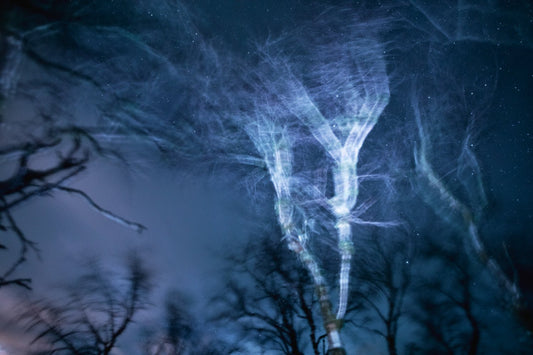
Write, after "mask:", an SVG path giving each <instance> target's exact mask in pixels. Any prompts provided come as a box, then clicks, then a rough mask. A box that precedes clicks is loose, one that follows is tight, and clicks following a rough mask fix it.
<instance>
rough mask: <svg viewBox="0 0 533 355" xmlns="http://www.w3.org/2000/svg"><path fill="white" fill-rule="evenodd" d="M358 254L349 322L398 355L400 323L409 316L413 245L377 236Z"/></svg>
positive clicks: (364, 245)
mask: <svg viewBox="0 0 533 355" xmlns="http://www.w3.org/2000/svg"><path fill="white" fill-rule="evenodd" d="M388 234H390V235H388ZM357 255H358V258H359V260H360V263H358V264H357V265H356V267H355V269H354V272H353V273H352V279H353V283H354V287H353V289H352V292H351V294H350V299H351V304H350V307H349V308H348V320H347V321H346V322H347V324H350V325H353V326H355V327H356V328H357V329H364V330H366V331H369V332H371V333H374V334H377V335H379V336H380V337H382V338H383V339H384V340H385V342H386V346H387V351H388V353H389V354H390V355H397V354H398V344H397V336H398V329H399V323H400V319H402V317H403V318H405V316H406V313H407V309H406V307H405V302H406V298H407V297H408V296H409V295H408V291H409V289H410V287H411V285H412V278H413V268H414V267H416V255H415V253H414V246H413V245H412V243H411V242H410V241H409V239H408V238H407V237H404V238H398V235H394V234H393V233H383V234H379V233H376V234H373V235H372V236H371V239H370V240H368V241H367V242H366V243H363V244H362V246H361V247H360V249H359V250H358V252H357Z"/></svg>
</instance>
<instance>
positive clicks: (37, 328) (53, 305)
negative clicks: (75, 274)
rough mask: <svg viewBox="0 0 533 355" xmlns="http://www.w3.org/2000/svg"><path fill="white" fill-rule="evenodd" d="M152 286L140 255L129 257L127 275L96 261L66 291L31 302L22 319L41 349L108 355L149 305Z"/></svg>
mask: <svg viewBox="0 0 533 355" xmlns="http://www.w3.org/2000/svg"><path fill="white" fill-rule="evenodd" d="M150 289H151V276H150V274H149V272H148V271H147V269H146V267H145V265H144V264H143V262H142V260H141V259H140V257H139V256H138V255H135V254H132V255H130V256H129V258H128V260H127V266H126V273H125V275H124V276H123V278H120V277H113V276H112V273H110V271H109V270H106V269H104V268H102V267H101V266H100V265H99V264H98V263H96V262H93V263H91V264H90V265H89V267H88V270H87V272H86V273H85V274H83V275H82V276H80V277H79V278H78V279H77V280H76V282H75V283H73V284H72V285H70V286H69V287H68V288H67V289H66V290H65V292H66V294H65V296H63V297H62V298H55V299H54V300H47V299H41V300H38V301H34V302H29V304H27V305H26V307H25V310H24V311H23V313H22V314H21V317H20V318H21V322H22V323H23V324H25V325H26V329H27V331H28V332H29V333H30V334H32V335H34V340H33V343H34V344H36V345H37V344H38V345H39V348H40V349H39V352H40V353H42V354H84V355H89V354H94V355H104V354H110V353H111V351H112V350H113V349H114V348H115V347H116V346H117V341H118V339H119V338H120V337H121V336H122V335H123V334H124V333H125V331H126V330H127V329H128V327H129V326H130V325H131V324H132V322H133V321H134V318H135V316H136V315H137V314H138V313H139V311H141V310H143V309H145V308H146V307H147V306H148V301H149V300H148V295H149V292H150Z"/></svg>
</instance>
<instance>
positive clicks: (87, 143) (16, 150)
mask: <svg viewBox="0 0 533 355" xmlns="http://www.w3.org/2000/svg"><path fill="white" fill-rule="evenodd" d="M106 153H107V151H106V150H104V149H103V148H102V147H101V146H100V145H99V144H98V142H97V141H96V140H95V139H94V138H93V137H92V136H91V135H90V134H89V133H87V132H86V131H85V130H83V129H81V128H79V127H74V126H66V127H54V126H53V125H52V126H51V127H49V128H48V129H45V130H44V133H43V134H42V135H41V136H40V137H30V138H29V139H28V140H27V141H25V142H23V143H13V144H6V145H4V146H2V147H0V160H2V162H3V163H5V164H6V170H7V171H8V172H9V174H8V175H7V177H6V178H5V179H3V180H0V233H1V234H0V236H1V237H2V239H0V249H3V251H4V252H5V251H8V252H11V250H12V249H14V248H15V247H16V246H17V243H18V246H19V252H18V253H11V255H10V257H9V258H6V259H4V260H11V262H10V264H9V265H7V266H4V265H3V267H5V268H6V269H5V271H3V272H2V273H1V274H0V287H3V286H7V285H18V286H21V287H24V288H28V289H29V288H30V283H31V279H30V278H20V277H16V276H15V274H16V270H17V268H18V267H19V266H20V265H21V264H22V263H24V261H26V259H27V257H28V253H30V252H31V251H34V252H35V253H38V248H37V243H36V242H35V241H34V240H33V238H28V237H27V236H26V235H25V233H24V231H23V228H21V227H20V226H19V225H18V224H17V222H16V218H15V217H14V214H13V211H15V210H16V209H17V207H19V206H20V205H22V204H27V203H29V202H30V201H32V200H33V199H35V198H40V197H43V196H50V195H53V194H54V193H56V192H64V193H68V194H72V195H76V196H79V197H80V198H82V199H83V200H85V201H86V202H87V203H88V204H89V205H90V206H91V207H92V208H94V209H95V210H96V211H97V212H98V213H100V214H102V215H103V216H105V217H107V218H110V219H112V220H114V221H116V222H118V223H120V224H123V225H125V226H127V227H129V228H132V229H134V230H136V231H138V232H141V231H142V230H143V229H145V227H144V226H143V225H141V224H138V223H135V222H131V221H129V220H126V219H124V218H122V217H119V216H118V215H116V214H114V213H113V212H111V211H109V210H107V209H105V208H103V207H101V206H100V205H99V204H98V203H97V202H95V201H94V200H93V199H92V198H91V197H90V196H89V195H88V194H87V193H86V192H84V191H82V190H80V189H77V188H75V187H72V186H71V185H70V184H69V183H70V182H71V180H72V179H73V178H74V177H76V176H78V175H79V174H80V173H82V172H83V171H85V170H86V169H87V166H88V164H89V161H90V159H91V156H94V154H100V155H104V154H106ZM91 154H92V155H91ZM11 235H14V236H15V239H16V242H17V243H15V242H14V240H11V238H10V236H11ZM17 254H18V255H17Z"/></svg>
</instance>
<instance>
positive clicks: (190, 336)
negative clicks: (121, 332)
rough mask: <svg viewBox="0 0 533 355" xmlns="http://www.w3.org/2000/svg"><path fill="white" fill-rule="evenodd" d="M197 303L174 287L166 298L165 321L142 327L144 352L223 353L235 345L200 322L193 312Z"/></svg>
mask: <svg viewBox="0 0 533 355" xmlns="http://www.w3.org/2000/svg"><path fill="white" fill-rule="evenodd" d="M195 306H196V305H195V304H194V303H193V302H192V300H191V299H189V298H188V297H187V296H186V295H185V294H184V293H182V292H179V291H176V290H173V291H169V292H168V293H167V295H166V297H165V304H164V314H163V318H164V320H163V322H161V323H155V324H147V325H145V326H144V327H143V329H142V332H141V333H142V338H143V340H142V344H141V347H142V353H143V354H147V355H186V354H189V355H193V354H208V355H222V354H228V353H232V351H233V350H235V347H230V346H229V345H228V344H227V342H226V341H225V340H223V339H220V338H219V337H217V336H216V335H215V334H213V333H211V332H210V330H209V329H208V326H209V325H207V326H206V325H205V324H201V325H200V324H199V321H201V320H199V319H196V317H195V316H194V315H193V312H192V309H193V307H195Z"/></svg>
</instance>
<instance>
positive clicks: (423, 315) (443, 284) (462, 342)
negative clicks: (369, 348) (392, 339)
mask: <svg viewBox="0 0 533 355" xmlns="http://www.w3.org/2000/svg"><path fill="white" fill-rule="evenodd" d="M424 254H425V255H424V260H423V261H422V262H423V263H424V264H425V265H428V266H429V269H431V270H432V271H431V274H432V275H427V274H426V275H424V276H422V279H421V281H420V284H419V285H417V293H416V296H415V298H414V304H416V307H413V312H412V314H411V316H412V319H413V320H414V321H415V322H417V323H419V324H420V334H419V335H420V344H421V345H420V346H418V351H421V350H424V351H426V352H431V353H435V354H437V353H439V354H440V353H442V354H469V355H473V354H477V353H478V350H479V344H480V340H481V329H482V327H481V324H480V323H481V322H480V316H479V315H478V314H476V313H475V311H474V307H475V305H476V304H477V305H478V306H479V305H480V302H481V299H480V297H479V296H480V295H477V294H476V290H475V289H476V288H478V291H477V292H479V288H481V287H483V286H482V285H483V279H482V278H481V277H480V276H481V273H480V271H481V270H480V268H479V267H476V265H475V264H472V261H471V260H469V259H468V258H467V257H466V256H465V255H464V254H461V253H457V251H456V250H454V249H453V248H450V245H448V246H447V247H446V246H440V245H437V244H435V243H427V244H426V245H425V251H424ZM443 273H445V275H446V277H442V278H439V277H435V274H443ZM411 348H412V351H414V349H415V346H411Z"/></svg>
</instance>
